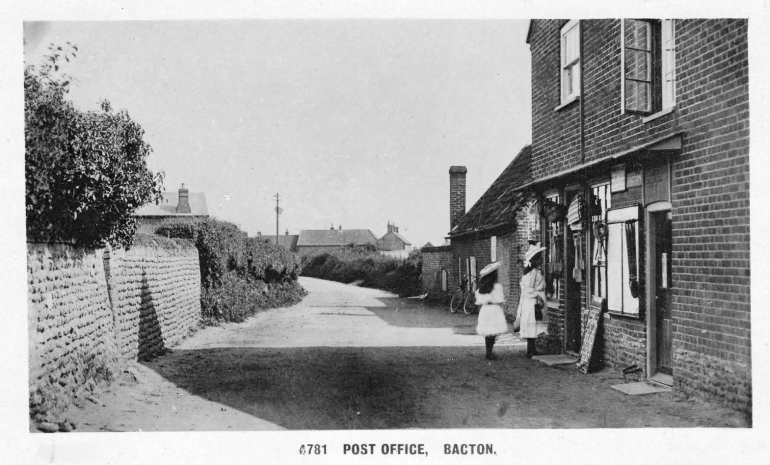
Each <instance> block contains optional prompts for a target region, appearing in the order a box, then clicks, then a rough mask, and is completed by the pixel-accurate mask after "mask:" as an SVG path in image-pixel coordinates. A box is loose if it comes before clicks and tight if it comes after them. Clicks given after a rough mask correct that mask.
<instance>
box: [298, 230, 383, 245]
mask: <svg viewBox="0 0 770 465" xmlns="http://www.w3.org/2000/svg"><path fill="white" fill-rule="evenodd" d="M348 244H356V245H361V244H377V238H376V237H374V234H372V232H371V231H369V230H368V229H305V230H302V231H301V232H300V233H299V241H297V246H298V247H302V246H324V245H348Z"/></svg>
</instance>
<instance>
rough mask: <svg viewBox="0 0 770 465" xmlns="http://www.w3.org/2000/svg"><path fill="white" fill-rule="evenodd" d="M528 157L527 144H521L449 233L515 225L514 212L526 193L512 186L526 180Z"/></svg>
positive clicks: (528, 176) (523, 202)
mask: <svg viewBox="0 0 770 465" xmlns="http://www.w3.org/2000/svg"><path fill="white" fill-rule="evenodd" d="M531 157H532V150H531V146H530V145H526V146H524V148H522V149H521V151H520V152H519V153H518V154H517V155H516V157H514V159H513V161H511V163H510V164H509V165H508V167H507V168H505V170H503V172H502V174H500V176H498V178H497V179H496V180H495V182H493V183H492V185H491V186H489V189H487V191H486V192H484V195H482V196H481V198H479V200H478V201H477V202H476V203H475V204H474V205H473V207H471V209H470V210H469V211H468V213H466V214H465V215H463V217H462V218H460V221H459V222H458V223H457V226H455V228H454V229H453V230H452V231H451V232H450V233H449V235H450V236H457V235H461V234H467V233H470V232H476V231H481V230H485V229H490V228H493V227H498V226H504V225H513V224H515V223H516V212H517V211H518V210H519V208H521V207H522V206H524V205H525V204H526V203H527V195H526V192H524V191H521V190H516V188H517V187H520V186H522V185H524V184H526V183H527V182H529V181H530V178H531V172H530V160H531Z"/></svg>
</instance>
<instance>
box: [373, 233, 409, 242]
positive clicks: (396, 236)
mask: <svg viewBox="0 0 770 465" xmlns="http://www.w3.org/2000/svg"><path fill="white" fill-rule="evenodd" d="M388 236H390V237H394V238H396V239H397V240H398V241H401V242H402V243H403V244H404V245H412V243H411V242H409V240H407V238H405V237H404V236H402V235H401V234H399V233H397V232H395V231H388V232H386V233H385V235H384V236H382V237H381V238H379V239H378V242H379V241H382V240H383V239H385V238H386V237H388Z"/></svg>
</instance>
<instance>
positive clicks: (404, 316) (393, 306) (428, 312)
mask: <svg viewBox="0 0 770 465" xmlns="http://www.w3.org/2000/svg"><path fill="white" fill-rule="evenodd" d="M376 300H379V301H380V302H382V303H383V305H384V306H382V307H380V306H377V307H365V308H366V309H367V310H369V311H370V312H372V313H374V314H375V315H377V316H378V317H379V318H380V319H382V320H383V321H385V322H386V323H387V324H389V325H391V326H397V327H401V328H456V327H468V326H473V327H474V328H475V327H476V321H477V318H478V315H465V314H464V313H462V312H461V313H451V312H450V311H449V309H448V308H447V307H446V306H445V305H438V304H430V303H427V302H423V301H421V300H416V299H405V298H399V297H377V298H376ZM473 334H475V331H474V332H473Z"/></svg>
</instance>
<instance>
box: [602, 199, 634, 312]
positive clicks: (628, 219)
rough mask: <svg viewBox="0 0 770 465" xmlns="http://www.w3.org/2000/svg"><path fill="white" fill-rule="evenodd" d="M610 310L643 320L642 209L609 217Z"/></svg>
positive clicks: (632, 209)
mask: <svg viewBox="0 0 770 465" xmlns="http://www.w3.org/2000/svg"><path fill="white" fill-rule="evenodd" d="M607 223H608V228H607V230H608V234H607V309H608V310H609V311H611V312H614V313H619V314H623V315H628V316H639V292H640V285H639V207H638V206H633V207H627V208H621V209H616V210H610V211H609V212H608V213H607Z"/></svg>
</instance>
